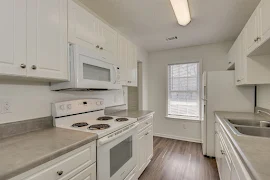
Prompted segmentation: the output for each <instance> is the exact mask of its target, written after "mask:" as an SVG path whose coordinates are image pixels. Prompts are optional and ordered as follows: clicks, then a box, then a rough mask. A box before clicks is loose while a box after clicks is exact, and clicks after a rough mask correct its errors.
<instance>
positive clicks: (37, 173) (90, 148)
mask: <svg viewBox="0 0 270 180" xmlns="http://www.w3.org/2000/svg"><path fill="white" fill-rule="evenodd" d="M48 179H49V180H68V179H70V180H86V179H87V180H96V142H95V141H94V142H92V143H90V144H87V145H84V146H83V147H80V148H78V149H76V150H73V151H71V152H69V153H67V154H65V155H62V156H60V157H58V158H56V159H54V160H52V161H49V162H47V163H45V164H42V165H40V166H38V167H36V168H34V169H31V170H29V171H27V172H25V173H23V174H21V175H18V176H16V177H14V178H12V179H10V180H48Z"/></svg>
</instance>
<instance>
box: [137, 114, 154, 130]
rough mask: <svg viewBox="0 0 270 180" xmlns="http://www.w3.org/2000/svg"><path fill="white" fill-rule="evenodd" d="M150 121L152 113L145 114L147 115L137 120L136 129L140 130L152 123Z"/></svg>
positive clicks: (151, 120)
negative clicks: (149, 114)
mask: <svg viewBox="0 0 270 180" xmlns="http://www.w3.org/2000/svg"><path fill="white" fill-rule="evenodd" d="M152 123H153V115H151V116H147V117H145V118H143V119H141V120H139V125H138V131H139V132H141V131H142V130H144V129H145V128H146V127H148V126H150V125H152Z"/></svg>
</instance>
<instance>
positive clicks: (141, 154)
mask: <svg viewBox="0 0 270 180" xmlns="http://www.w3.org/2000/svg"><path fill="white" fill-rule="evenodd" d="M145 142H146V141H145V131H143V132H141V133H140V134H139V135H138V155H137V158H138V159H137V161H138V162H137V166H138V176H140V175H141V173H142V172H143V170H144V168H145V165H146V150H145V144H146V143H145Z"/></svg>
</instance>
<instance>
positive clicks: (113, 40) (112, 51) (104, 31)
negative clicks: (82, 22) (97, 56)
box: [99, 21, 117, 64]
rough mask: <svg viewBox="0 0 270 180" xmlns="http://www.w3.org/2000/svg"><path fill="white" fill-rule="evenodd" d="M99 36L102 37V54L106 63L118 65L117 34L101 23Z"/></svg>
mask: <svg viewBox="0 0 270 180" xmlns="http://www.w3.org/2000/svg"><path fill="white" fill-rule="evenodd" d="M99 34H100V37H101V40H102V41H101V44H100V53H101V57H102V59H103V60H104V61H106V62H108V63H112V64H116V58H117V33H116V31H115V30H113V29H112V28H111V27H109V26H108V25H106V24H104V23H103V22H101V21H99Z"/></svg>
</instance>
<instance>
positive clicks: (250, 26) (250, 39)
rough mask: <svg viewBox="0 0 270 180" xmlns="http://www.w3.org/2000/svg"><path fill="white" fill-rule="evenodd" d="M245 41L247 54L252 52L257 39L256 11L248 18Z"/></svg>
mask: <svg viewBox="0 0 270 180" xmlns="http://www.w3.org/2000/svg"><path fill="white" fill-rule="evenodd" d="M246 28H247V41H246V48H247V53H249V52H251V51H253V50H254V49H255V48H256V46H257V38H258V11H257V10H255V12H254V13H253V14H252V16H251V17H250V19H249V21H248V23H247V25H246Z"/></svg>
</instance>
